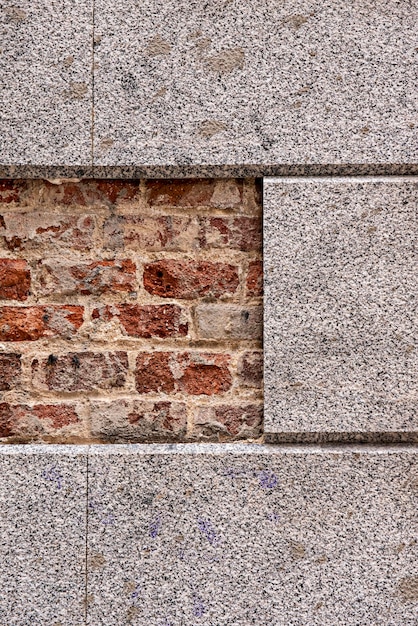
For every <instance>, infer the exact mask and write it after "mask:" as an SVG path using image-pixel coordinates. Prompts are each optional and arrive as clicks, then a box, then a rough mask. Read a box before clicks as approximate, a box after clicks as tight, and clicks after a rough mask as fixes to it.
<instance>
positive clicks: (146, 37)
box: [95, 0, 418, 175]
mask: <svg viewBox="0 0 418 626" xmlns="http://www.w3.org/2000/svg"><path fill="white" fill-rule="evenodd" d="M417 10H418V5H417V3H416V1H415V0H414V1H411V2H399V1H398V0H388V1H387V2H384V3H381V2H378V3H376V2H373V1H371V0H355V1H354V2H350V3H347V2H346V1H345V0H336V1H333V2H325V3H324V2H322V1H320V0H298V1H297V2H289V1H286V2H272V1H271V0H260V1H257V2H248V0H212V1H211V2H206V1H203V0H197V1H196V2H193V3H190V2H189V1H187V0H142V1H141V2H134V1H126V2H124V3H121V2H114V0H96V2H95V60H96V70H95V165H100V166H117V165H125V166H130V165H132V166H135V165H144V166H149V167H152V166H154V167H160V168H162V169H163V170H164V168H167V171H169V172H170V171H171V170H172V168H173V166H179V167H185V168H189V167H190V166H194V167H197V166H199V167H201V166H211V165H212V166H213V165H223V166H224V167H228V166H234V165H235V166H236V165H242V166H245V165H247V166H248V165H253V166H254V165H256V164H259V165H262V166H270V165H274V164H276V165H280V164H293V165H294V164H303V165H306V164H335V165H337V164H367V163H369V164H388V163H389V164H390V163H391V164H406V163H416V162H417V161H418V141H417V128H418V118H417V109H416V101H415V94H416V81H417V77H416V66H415V65H414V60H413V59H414V55H415V56H416V37H417V19H416V15H417ZM158 171H159V175H161V171H160V169H159V170H158Z"/></svg>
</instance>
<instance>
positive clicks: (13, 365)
mask: <svg viewBox="0 0 418 626" xmlns="http://www.w3.org/2000/svg"><path fill="white" fill-rule="evenodd" d="M21 371H22V364H21V355H20V354H15V353H13V352H12V353H9V354H4V353H3V354H2V353H0V391H10V389H16V388H17V387H18V386H19V384H20V376H21Z"/></svg>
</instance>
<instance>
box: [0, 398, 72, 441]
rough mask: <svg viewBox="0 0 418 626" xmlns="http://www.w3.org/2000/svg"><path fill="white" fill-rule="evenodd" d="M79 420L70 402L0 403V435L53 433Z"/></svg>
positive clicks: (16, 435) (23, 435) (19, 435)
mask: <svg viewBox="0 0 418 626" xmlns="http://www.w3.org/2000/svg"><path fill="white" fill-rule="evenodd" d="M78 422H80V417H79V415H78V413H77V411H76V407H75V406H74V405H72V404H36V405H34V406H28V405H24V404H19V405H12V404H8V403H6V402H3V403H1V404H0V437H25V436H26V437H27V436H31V437H34V436H39V435H45V434H51V433H54V431H57V430H60V429H62V428H64V427H66V426H69V425H71V424H77V423H78Z"/></svg>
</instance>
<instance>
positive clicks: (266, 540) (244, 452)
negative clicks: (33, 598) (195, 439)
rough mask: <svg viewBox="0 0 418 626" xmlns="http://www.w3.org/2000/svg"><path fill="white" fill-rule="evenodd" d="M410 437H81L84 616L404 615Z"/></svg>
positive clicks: (415, 602) (410, 520)
mask: <svg viewBox="0 0 418 626" xmlns="http://www.w3.org/2000/svg"><path fill="white" fill-rule="evenodd" d="M417 470H418V465H417V455H416V451H412V450H402V449H398V450H396V449H387V450H373V449H358V448H357V449H356V448H354V449H348V450H344V449H343V450H341V449H329V450H325V449H323V450H321V449H319V448H311V449H310V448H280V447H275V448H274V447H273V448H269V447H263V446H245V445H233V444H229V445H225V446H216V445H205V444H203V445H200V446H195V447H193V446H191V445H186V446H172V447H170V446H160V447H159V446H131V447H128V446H126V447H123V446H116V447H111V448H109V447H107V446H106V447H99V446H93V447H92V449H91V453H90V458H89V535H88V549H89V573H88V584H87V587H88V598H89V604H88V607H89V608H88V623H89V624H92V625H93V624H94V625H95V626H101V625H103V626H104V625H106V626H119V625H122V624H129V623H130V624H137V625H140V624H141V625H142V624H150V626H168V625H170V626H181V625H185V624H188V625H189V624H190V625H191V624H193V625H197V624H204V625H206V626H209V625H215V624H216V625H217V626H221V625H222V626H227V625H228V626H232V625H234V626H236V625H237V624H240V625H242V626H247V625H249V624H256V625H257V626H267V625H271V626H290V625H295V626H296V625H298V626H300V625H306V626H307V625H309V626H313V625H318V626H325V625H328V624H329V625H330V626H331V625H332V626H335V624H344V625H347V626H348V625H354V624H356V625H359V624H364V625H366V624H370V623H373V620H374V617H375V616H376V617H377V616H378V617H377V620H378V621H377V622H376V623H379V624H387V625H389V624H390V625H393V626H395V625H397V626H401V625H402V626H412V625H413V624H415V621H416V615H417V613H416V611H417V608H418V566H417V563H418V552H417V544H416V532H417V530H418V524H417V522H418V518H417V515H416V506H417V495H418V493H417V489H416V488H417V476H418V474H417Z"/></svg>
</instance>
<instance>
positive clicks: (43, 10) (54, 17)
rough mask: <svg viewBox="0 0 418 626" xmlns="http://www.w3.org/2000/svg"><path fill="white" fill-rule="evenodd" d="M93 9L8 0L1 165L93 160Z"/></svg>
mask: <svg viewBox="0 0 418 626" xmlns="http://www.w3.org/2000/svg"><path fill="white" fill-rule="evenodd" d="M92 7H93V5H92V0H89V1H88V2H84V1H82V0H56V1H55V2H45V1H42V0H30V1H29V0H21V1H20V2H17V3H15V2H10V1H9V0H6V1H5V2H2V5H1V7H0V33H1V36H0V48H1V49H0V74H1V81H0V102H1V106H0V164H1V165H6V166H22V165H28V166H32V167H35V169H36V168H37V167H40V166H59V165H65V166H74V165H77V164H84V165H89V164H91V115H92V112H91V108H92V93H91V83H92V79H91V76H92V48H93V46H92V33H93V8H92ZM10 173H11V175H13V170H10ZM38 175H39V174H38Z"/></svg>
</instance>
